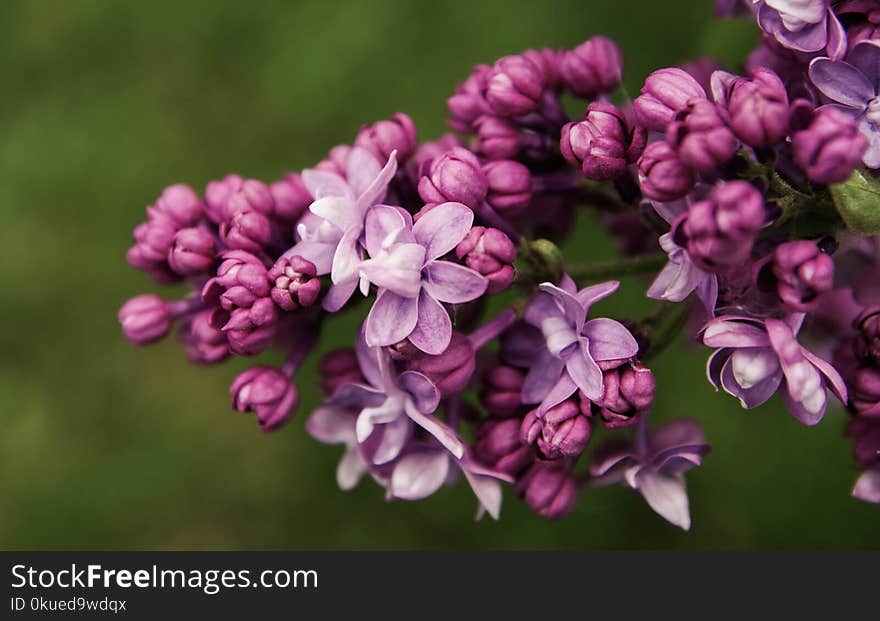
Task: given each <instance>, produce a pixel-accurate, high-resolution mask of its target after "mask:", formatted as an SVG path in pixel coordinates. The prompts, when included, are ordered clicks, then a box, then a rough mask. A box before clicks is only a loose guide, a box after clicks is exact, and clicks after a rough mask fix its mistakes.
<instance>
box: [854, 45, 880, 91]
mask: <svg viewBox="0 0 880 621" xmlns="http://www.w3.org/2000/svg"><path fill="white" fill-rule="evenodd" d="M846 62H848V63H849V64H851V65H852V66H853V67H855V68H856V69H858V70H859V71H861V72H862V74H863V75H864V76H865V78H867V80H868V82H869V83H871V84H873V85H874V88H875V89H876V88H877V85H878V84H880V41H871V40H868V41H862V42H861V43H859V44H858V45H856V46H855V47H854V48H853V49H852V51H851V52H850V53H849V56H847V59H846Z"/></svg>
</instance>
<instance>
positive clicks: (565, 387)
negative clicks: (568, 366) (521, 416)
mask: <svg viewBox="0 0 880 621" xmlns="http://www.w3.org/2000/svg"><path fill="white" fill-rule="evenodd" d="M577 388H578V387H577V384H575V383H574V380H572V379H571V376H570V375H569V374H568V372H567V371H566V372H564V373H563V374H562V375H561V376H559V381H557V382H556V384H555V385H554V386H553V388H551V389H550V392H548V393H547V396H546V397H544V400H543V401H541V404H540V405H539V406H538V415H539V416H541V415H543V414H544V412H546V411H547V410H549V409H550V408H552V407H553V406H554V405H559V404H560V403H562V402H563V401H565V400H566V399H568V398H569V397H570V396H572V395H573V394H574V393H575V391H576V390H577Z"/></svg>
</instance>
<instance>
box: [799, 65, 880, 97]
mask: <svg viewBox="0 0 880 621" xmlns="http://www.w3.org/2000/svg"><path fill="white" fill-rule="evenodd" d="M810 80H812V82H813V84H814V85H815V86H816V88H818V89H819V90H820V91H821V92H822V94H823V95H825V96H826V97H828V99H831V100H832V101H836V102H838V103H842V104H843V105H845V106H850V107H851V108H857V109H859V110H861V109H863V108H864V107H865V106H866V105H867V103H868V101H870V100H871V99H873V98H874V95H875V90H874V89H875V86H874V85H873V84H871V83H870V82H868V78H866V77H865V74H863V73H862V72H861V71H859V70H858V69H856V68H855V67H853V66H852V65H850V64H849V63H844V62H837V61H833V60H831V59H829V58H816V59H814V60H813V62H811V63H810Z"/></svg>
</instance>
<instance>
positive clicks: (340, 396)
mask: <svg viewBox="0 0 880 621" xmlns="http://www.w3.org/2000/svg"><path fill="white" fill-rule="evenodd" d="M386 398H387V395H386V394H385V392H384V391H383V390H380V389H378V388H376V387H374V386H367V385H365V384H343V385H342V386H340V387H339V388H337V389H336V392H334V393H333V397H332V399H331V402H332V403H333V404H334V405H338V406H340V407H343V408H346V409H348V410H351V411H352V412H353V416H354V417H355V418H356V417H357V414H358V413H359V412H360V411H361V410H362V409H364V408H366V407H373V406H376V405H380V404H382V403H384V402H385V399H386Z"/></svg>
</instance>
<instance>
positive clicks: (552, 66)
mask: <svg viewBox="0 0 880 621" xmlns="http://www.w3.org/2000/svg"><path fill="white" fill-rule="evenodd" d="M562 54H563V52H560V51H557V50H554V49H551V48H549V47H545V48H543V49H541V50H526V51H525V52H523V53H522V55H523V56H525V57H526V58H528V59H529V60H530V61H532V62H533V63H534V64H535V66H536V67H538V69H540V70H541V75H543V76H544V85H545V86H546V87H547V88H549V89H551V90H556V89H557V88H559V86H560V83H561V76H560V74H559V70H560V63H561V61H562Z"/></svg>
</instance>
